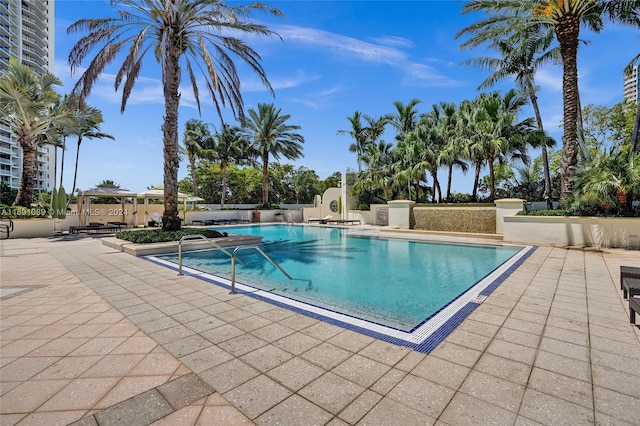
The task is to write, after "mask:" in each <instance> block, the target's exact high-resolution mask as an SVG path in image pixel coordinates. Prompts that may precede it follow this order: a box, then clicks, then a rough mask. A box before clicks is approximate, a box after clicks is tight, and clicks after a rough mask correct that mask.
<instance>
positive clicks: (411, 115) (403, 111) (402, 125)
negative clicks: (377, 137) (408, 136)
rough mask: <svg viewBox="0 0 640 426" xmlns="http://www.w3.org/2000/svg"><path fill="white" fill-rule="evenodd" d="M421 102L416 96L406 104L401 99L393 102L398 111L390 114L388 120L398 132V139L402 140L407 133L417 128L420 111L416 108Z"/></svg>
mask: <svg viewBox="0 0 640 426" xmlns="http://www.w3.org/2000/svg"><path fill="white" fill-rule="evenodd" d="M420 102H421V101H420V100H419V99H416V98H414V99H412V100H411V101H410V102H409V103H408V104H406V105H405V104H403V103H402V102H401V101H395V102H394V103H393V106H394V107H395V108H396V112H395V113H393V114H390V115H389V116H388V122H389V124H391V125H392V126H393V127H394V128H395V129H396V131H397V132H398V134H397V135H396V140H398V141H400V140H402V139H403V137H404V134H405V133H408V132H410V131H412V130H413V129H415V127H416V125H417V124H418V111H417V110H416V109H415V108H416V105H418V104H419V103H420Z"/></svg>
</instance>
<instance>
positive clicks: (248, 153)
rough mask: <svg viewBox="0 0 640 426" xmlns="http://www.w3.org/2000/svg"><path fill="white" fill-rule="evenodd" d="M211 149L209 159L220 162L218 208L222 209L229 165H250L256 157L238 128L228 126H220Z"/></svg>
mask: <svg viewBox="0 0 640 426" xmlns="http://www.w3.org/2000/svg"><path fill="white" fill-rule="evenodd" d="M213 141H214V145H213V149H212V150H211V156H212V158H211V159H215V160H218V161H220V168H221V169H222V190H221V191H222V192H221V197H220V208H224V200H225V196H226V194H227V169H228V168H229V164H230V163H235V164H241V163H250V162H252V161H253V159H254V158H255V156H256V153H255V152H253V149H252V146H251V143H250V142H249V140H248V138H247V137H246V135H245V134H243V133H242V129H241V128H240V127H233V126H230V125H228V124H223V125H222V131H220V132H218V133H216V134H215V135H214V136H213Z"/></svg>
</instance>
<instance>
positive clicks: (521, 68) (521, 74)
mask: <svg viewBox="0 0 640 426" xmlns="http://www.w3.org/2000/svg"><path fill="white" fill-rule="evenodd" d="M466 32H467V29H464V30H462V31H460V32H459V33H458V34H457V37H459V36H461V35H463V34H465V33H466ZM481 40H482V41H483V39H482V38H480V40H477V39H476V38H475V37H472V38H471V39H470V40H469V41H467V42H466V43H463V44H462V45H461V47H462V48H469V47H476V46H477V45H478V44H479V43H480V41H481ZM552 41H553V29H552V28H534V27H527V26H525V27H524V28H522V29H520V30H514V32H513V34H510V35H509V38H508V39H499V40H491V41H490V44H489V47H491V48H493V49H495V50H497V51H498V53H499V54H500V57H499V58H493V57H480V58H474V59H470V60H468V61H465V62H464V63H465V64H467V65H474V66H476V67H479V68H482V69H489V70H491V71H493V73H492V74H491V75H489V77H487V78H486V79H485V80H484V81H483V82H482V83H481V84H480V86H479V87H478V89H479V90H480V89H483V88H487V87H492V86H494V85H495V84H496V83H498V82H499V81H501V80H504V79H505V78H508V77H513V78H514V79H515V82H516V84H517V86H518V87H519V88H520V90H521V91H522V92H523V93H526V94H527V96H528V97H529V100H530V101H531V106H532V107H533V111H534V113H535V117H536V123H537V125H538V130H540V131H541V132H544V126H543V124H542V115H541V114H540V107H539V106H538V96H537V94H536V92H537V89H536V85H535V74H536V71H537V70H538V69H539V68H540V67H542V66H543V65H546V64H548V63H550V62H557V61H558V59H559V54H560V51H559V50H558V49H557V48H555V49H550V46H551V43H552ZM540 148H541V154H542V164H543V168H544V182H545V186H544V189H545V190H544V195H543V197H544V199H546V201H547V208H548V209H549V210H552V209H553V200H552V198H551V174H550V172H549V158H548V155H547V145H546V144H544V143H543V144H541V145H540Z"/></svg>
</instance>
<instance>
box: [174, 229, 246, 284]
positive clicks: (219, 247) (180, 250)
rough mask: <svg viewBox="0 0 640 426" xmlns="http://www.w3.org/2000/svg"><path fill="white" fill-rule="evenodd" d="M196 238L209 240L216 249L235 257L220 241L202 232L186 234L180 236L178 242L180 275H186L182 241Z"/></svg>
mask: <svg viewBox="0 0 640 426" xmlns="http://www.w3.org/2000/svg"><path fill="white" fill-rule="evenodd" d="M196 238H197V239H201V240H206V241H208V242H209V244H211V245H212V246H213V247H215V248H216V249H218V250H220V251H222V252H223V253H224V254H226V255H227V256H229V257H231V258H232V259H233V255H232V254H231V253H229V251H228V250H226V249H225V248H224V247H222V246H221V245H219V244H218V243H216V242H214V241H212V240H211V239H210V238H207V237H205V236H204V235H202V234H192V235H185V236H183V237H182V238H180V241H179V242H178V275H184V274H183V273H182V242H183V241H184V240H195V239H196Z"/></svg>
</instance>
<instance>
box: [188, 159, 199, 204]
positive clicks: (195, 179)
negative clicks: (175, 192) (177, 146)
mask: <svg viewBox="0 0 640 426" xmlns="http://www.w3.org/2000/svg"><path fill="white" fill-rule="evenodd" d="M189 162H190V163H191V184H192V186H193V196H194V197H197V196H198V175H197V174H196V160H195V158H191V159H190V160H189Z"/></svg>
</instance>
